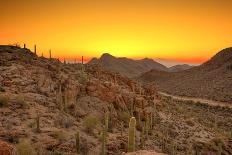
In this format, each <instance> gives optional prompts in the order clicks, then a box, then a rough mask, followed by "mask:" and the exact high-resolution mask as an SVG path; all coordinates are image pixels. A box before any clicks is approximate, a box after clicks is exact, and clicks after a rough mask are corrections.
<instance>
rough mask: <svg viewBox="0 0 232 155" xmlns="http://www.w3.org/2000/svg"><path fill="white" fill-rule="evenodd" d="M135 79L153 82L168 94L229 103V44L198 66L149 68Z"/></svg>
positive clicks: (231, 90) (231, 65)
mask: <svg viewBox="0 0 232 155" xmlns="http://www.w3.org/2000/svg"><path fill="white" fill-rule="evenodd" d="M138 79H140V80H141V81H144V82H155V83H156V84H157V86H158V89H159V90H161V91H164V92H167V93H170V94H174V95H180V96H181V95H183V96H191V97H201V98H207V99H212V100H218V101H224V102H230V103H232V47H231V48H226V49H223V50H222V51H220V52H219V53H217V54H216V55H215V56H213V57H212V58H211V59H210V60H209V61H207V62H205V63H203V64H202V65H200V66H196V67H192V68H190V69H187V70H184V71H179V72H172V73H168V72H164V71H159V70H156V69H153V70H151V71H148V72H146V73H144V74H143V75H141V76H140V77H139V78H138Z"/></svg>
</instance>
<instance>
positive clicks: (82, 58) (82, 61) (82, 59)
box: [81, 56, 84, 65]
mask: <svg viewBox="0 0 232 155" xmlns="http://www.w3.org/2000/svg"><path fill="white" fill-rule="evenodd" d="M81 64H82V65H83V64H84V57H83V56H82V57H81Z"/></svg>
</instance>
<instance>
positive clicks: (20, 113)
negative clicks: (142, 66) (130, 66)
mask: <svg viewBox="0 0 232 155" xmlns="http://www.w3.org/2000/svg"><path fill="white" fill-rule="evenodd" d="M0 60H1V61H0V154H1V153H2V152H4V153H5V154H7V153H8V154H9V155H11V154H13V153H14V152H17V153H18V155H24V154H30V155H34V154H40V155H55V154H56V155H57V154H66V155H73V154H76V153H77V152H78V151H80V154H84V155H85V154H89V155H92V154H100V153H101V152H102V151H101V150H105V151H106V154H109V155H119V154H122V153H123V152H127V151H128V149H127V148H128V124H129V119H130V118H131V117H132V116H134V117H135V118H136V129H135V144H136V145H135V150H136V151H137V152H134V154H136V153H137V154H138V153H141V152H142V153H141V154H151V153H158V152H163V153H166V154H173V153H174V154H189V152H192V153H199V152H200V153H202V154H209V153H216V152H219V151H221V152H222V154H225V155H229V154H231V153H232V144H231V141H232V139H231V137H232V136H230V132H231V128H232V124H231V122H232V111H231V109H227V108H226V107H224V108H220V107H219V108H218V107H210V106H207V105H204V104H200V103H199V104H192V103H185V102H179V101H173V100H170V99H169V98H160V96H158V95H157V92H156V88H155V87H154V85H153V84H148V85H141V84H140V83H138V82H136V81H133V80H131V79H128V78H126V77H124V76H121V75H120V74H115V73H111V72H109V71H105V70H103V69H102V68H99V67H98V66H94V65H84V66H82V65H81V64H63V63H61V62H59V61H58V60H56V59H46V58H43V57H37V56H36V55H35V54H34V53H32V52H31V51H30V50H28V49H22V48H19V47H14V46H0ZM107 122H108V123H107ZM106 126H107V127H108V129H107V128H106ZM106 129H107V130H106ZM105 131H106V132H105ZM104 133H106V134H104ZM77 135H80V138H78V136H77ZM104 135H105V136H104ZM104 137H105V138H106V139H105V138H104ZM104 139H105V140H104ZM103 140H104V141H103ZM78 141H79V142H78ZM103 142H104V143H103ZM77 144H79V145H77ZM103 144H106V145H103ZM77 146H78V147H77ZM102 146H105V149H102ZM139 150H144V151H139ZM146 150H149V151H146ZM8 154H7V155H8Z"/></svg>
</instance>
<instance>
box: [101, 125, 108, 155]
mask: <svg viewBox="0 0 232 155" xmlns="http://www.w3.org/2000/svg"><path fill="white" fill-rule="evenodd" d="M106 137H107V131H106V127H104V128H103V131H102V133H101V143H102V147H101V155H106Z"/></svg>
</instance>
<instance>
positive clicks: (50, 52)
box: [49, 50, 52, 59]
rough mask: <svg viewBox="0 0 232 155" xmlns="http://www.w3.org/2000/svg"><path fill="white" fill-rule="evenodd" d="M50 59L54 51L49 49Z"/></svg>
mask: <svg viewBox="0 0 232 155" xmlns="http://www.w3.org/2000/svg"><path fill="white" fill-rule="evenodd" d="M49 59H52V51H51V50H49Z"/></svg>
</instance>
